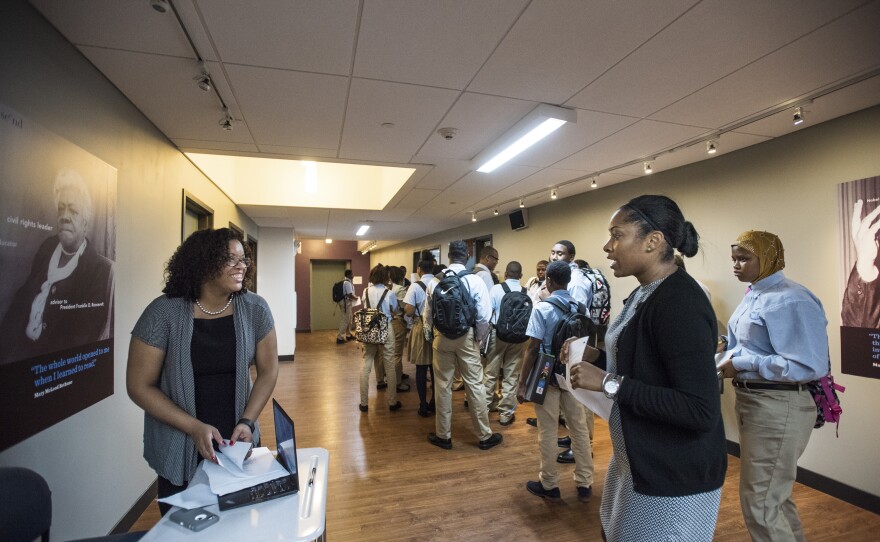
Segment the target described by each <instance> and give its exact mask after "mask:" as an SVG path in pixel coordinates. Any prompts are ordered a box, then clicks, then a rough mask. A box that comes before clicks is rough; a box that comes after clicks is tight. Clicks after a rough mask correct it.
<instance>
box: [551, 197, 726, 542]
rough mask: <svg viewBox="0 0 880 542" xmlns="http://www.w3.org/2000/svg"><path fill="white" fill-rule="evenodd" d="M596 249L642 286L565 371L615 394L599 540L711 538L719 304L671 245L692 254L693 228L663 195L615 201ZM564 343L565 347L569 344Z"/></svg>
mask: <svg viewBox="0 0 880 542" xmlns="http://www.w3.org/2000/svg"><path fill="white" fill-rule="evenodd" d="M609 232H610V239H609V240H608V242H607V243H606V244H605V247H604V250H605V252H606V253H607V255H608V256H607V257H608V259H609V260H611V261H612V263H611V269H612V270H613V271H614V276H615V277H628V276H634V277H635V278H636V279H637V280H638V281H639V287H638V288H637V289H636V290H635V291H633V293H632V294H630V296H629V298H628V299H627V302H626V303H625V306H624V309H623V311H622V312H621V313H620V314H619V315H618V316H617V318H616V319H615V320H614V322H613V323H612V324H611V327H609V329H608V332H607V334H606V337H605V344H606V348H607V351H605V352H603V351H599V350H596V349H592V348H588V350H587V352H585V354H584V359H583V360H582V361H587V362H591V363H577V364H575V365H574V366H573V367H572V369H571V380H572V384H573V385H574V386H575V387H579V388H585V389H588V390H594V391H603V392H604V393H605V395H606V396H607V397H609V398H610V399H612V400H613V401H614V405H613V407H612V410H611V415H610V417H609V418H610V419H609V421H608V425H609V430H610V432H611V441H612V444H613V446H614V455H613V456H612V458H611V462H610V464H609V466H608V474H607V476H606V480H605V488H604V492H603V495H602V506H601V508H600V517H601V520H602V528H603V530H604V533H605V535H606V536H607V540H612V541H617V540H626V541H627V542H632V541H639V540H644V541H655V540H688V541H698V540H707V541H709V540H712V536H713V534H714V531H715V522H716V520H717V517H718V505H719V503H720V499H721V486H722V485H723V483H724V474H725V471H726V470H727V455H726V451H725V440H724V427H723V424H722V420H721V403H720V399H719V397H718V381H717V376H716V371H715V363H714V354H715V338H716V335H717V327H716V322H715V314H714V312H713V311H712V307H711V305H710V304H709V301H708V299H707V298H706V295H705V294H704V293H703V291H702V289H701V288H700V286H699V285H698V284H697V283H696V281H694V279H692V278H691V277H690V276H689V275H688V274H687V273H686V272H684V271H683V270H680V269H678V267H677V266H676V265H675V262H674V260H673V249H678V250H679V251H680V252H681V253H682V254H683V255H685V256H688V257H690V256H693V255H694V254H696V252H697V248H698V239H699V237H698V235H697V232H696V230H695V229H694V227H693V225H692V224H691V223H690V222H687V221H686V220H685V219H684V216H683V215H682V213H681V210H680V209H679V208H678V205H676V203H675V202H674V201H672V200H671V199H669V198H667V197H665V196H640V197H638V198H635V199H633V200H631V201H630V202H629V203H627V204H626V205H624V206H622V207H621V208H620V209H618V210H617V211H616V212H615V213H614V215H613V216H612V218H611V223H610V225H609ZM565 350H566V349H563V351H565Z"/></svg>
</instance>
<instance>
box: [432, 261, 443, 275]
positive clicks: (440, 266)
mask: <svg viewBox="0 0 880 542" xmlns="http://www.w3.org/2000/svg"><path fill="white" fill-rule="evenodd" d="M444 269H446V264H445V263H438V264H437V265H435V266H434V269H433V273H431V274H432V275H439V274H440V273H442V272H443V270H444Z"/></svg>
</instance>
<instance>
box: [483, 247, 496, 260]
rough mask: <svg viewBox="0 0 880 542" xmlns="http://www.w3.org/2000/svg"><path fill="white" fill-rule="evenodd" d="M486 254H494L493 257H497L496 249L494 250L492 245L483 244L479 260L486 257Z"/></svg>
mask: <svg viewBox="0 0 880 542" xmlns="http://www.w3.org/2000/svg"><path fill="white" fill-rule="evenodd" d="M488 256H494V257H497V256H498V251H497V250H495V247H492V246H485V247H483V248H482V249H480V259H481V260H482V259H483V258H486V257H488Z"/></svg>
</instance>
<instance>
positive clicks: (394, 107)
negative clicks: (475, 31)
mask: <svg viewBox="0 0 880 542" xmlns="http://www.w3.org/2000/svg"><path fill="white" fill-rule="evenodd" d="M458 94H459V93H458V91H454V90H446V89H439V88H433V87H423V86H417V85H406V84H401V83H388V82H384V81H372V80H368V79H354V80H353V81H352V82H351V91H350V93H349V100H348V110H347V112H346V115H345V128H344V130H343V133H342V145H341V148H340V153H339V154H340V157H343V158H349V159H373V160H381V161H389V162H397V163H406V162H408V161H409V160H410V158H411V157H412V156H413V155H414V154H415V153H416V151H417V150H418V149H419V147H420V146H421V145H422V143H423V142H424V141H425V140H426V139H427V138H428V137H429V135H430V134H431V133H433V131H434V127H435V126H436V125H437V123H438V122H439V121H440V119H441V118H443V115H444V114H445V113H446V111H447V110H449V107H450V106H451V105H452V102H453V101H454V100H455V98H456V97H457V96H458ZM383 123H392V124H393V125H394V126H393V127H391V128H385V127H383V126H382V124H383Z"/></svg>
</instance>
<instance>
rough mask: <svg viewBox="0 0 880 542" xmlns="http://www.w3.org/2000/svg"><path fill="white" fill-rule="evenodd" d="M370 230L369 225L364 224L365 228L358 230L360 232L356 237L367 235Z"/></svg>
mask: <svg viewBox="0 0 880 542" xmlns="http://www.w3.org/2000/svg"><path fill="white" fill-rule="evenodd" d="M369 229H370V226H369V224H364V225H363V226H361V227H360V228H358V231H357V233H356V234H355V235H358V236H360V235H363V234H365V233H367V230H369Z"/></svg>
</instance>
